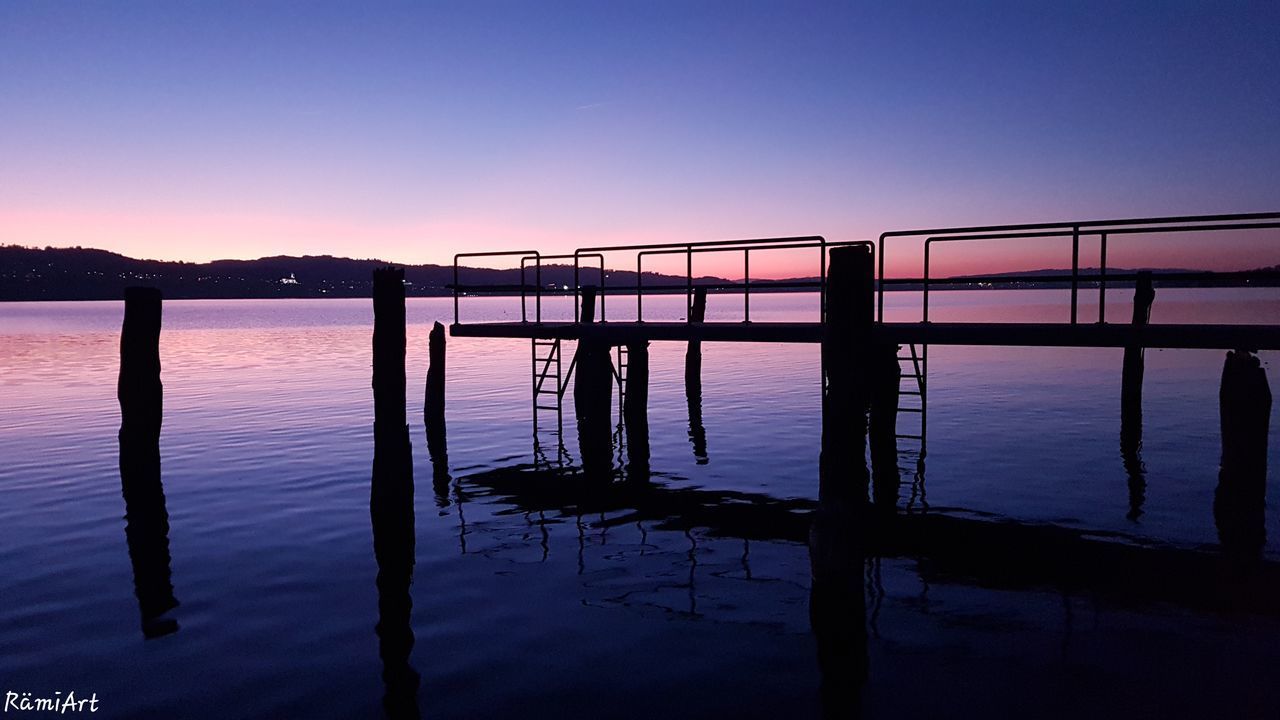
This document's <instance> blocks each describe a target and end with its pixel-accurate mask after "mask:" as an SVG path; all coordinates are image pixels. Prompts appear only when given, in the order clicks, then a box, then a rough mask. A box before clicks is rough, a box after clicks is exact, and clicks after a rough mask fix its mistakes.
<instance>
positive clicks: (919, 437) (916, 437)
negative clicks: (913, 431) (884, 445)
mask: <svg viewBox="0 0 1280 720" xmlns="http://www.w3.org/2000/svg"><path fill="white" fill-rule="evenodd" d="M894 437H896V438H902V439H903V440H924V436H923V435H894Z"/></svg>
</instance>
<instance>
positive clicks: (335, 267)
mask: <svg viewBox="0 0 1280 720" xmlns="http://www.w3.org/2000/svg"><path fill="white" fill-rule="evenodd" d="M388 264H393V263H388V262H387V261H385V260H372V259H370V260H355V259H351V258H340V257H333V256H331V255H304V256H302V257H292V256H288V255H278V256H275V257H265V258H259V259H257V260H214V261H213V262H207V263H187V262H169V261H163V260H137V259H134V258H130V257H125V256H124V255H120V254H119V253H113V252H108V251H106V250H95V249H92V248H78V247H77V248H43V249H41V248H28V247H22V246H17V245H8V246H0V301H4V300H115V299H118V298H120V297H123V294H124V288H125V287H127V286H129V285H151V286H154V287H158V288H160V289H161V290H162V291H164V294H165V297H167V298H172V299H183V298H314V297H369V296H370V295H371V294H372V292H373V284H372V279H371V278H372V273H373V269H374V268H376V267H380V266H385V265H388ZM404 268H405V292H406V294H408V295H409V296H412V297H421V296H431V295H449V294H452V292H453V291H452V290H451V289H450V287H449V285H450V283H452V282H453V267H452V266H442V265H405V266H404ZM1069 272H1070V271H1069V270H1062V269H1041V270H1026V271H1019V272H1008V273H999V274H998V276H999V277H1001V278H1008V279H1009V280H1010V281H1016V282H1013V283H1012V284H1009V283H1002V284H1001V285H1000V286H1001V287H1017V288H1056V287H1065V286H1066V285H1067V283H1065V282H1062V281H1052V280H1041V279H1039V278H1042V277H1044V276H1050V275H1064V274H1068V273H1069ZM1080 272H1081V275H1082V276H1083V277H1084V279H1083V280H1082V284H1091V283H1092V282H1093V281H1092V280H1091V279H1090V277H1091V276H1096V274H1097V272H1098V271H1097V269H1096V268H1082V269H1081V271H1080ZM1107 272H1108V273H1110V274H1122V273H1132V272H1134V271H1133V270H1131V269H1124V268H1108V269H1107ZM1153 272H1154V273H1156V275H1170V276H1176V275H1178V274H1180V273H1189V272H1193V271H1190V270H1182V269H1175V268H1161V269H1156V270H1154V271H1153ZM606 275H607V278H606V284H607V285H608V286H610V287H614V288H620V289H621V288H632V287H635V284H636V274H635V272H634V271H626V270H608V271H607V273H606ZM974 277H976V276H957V277H951V278H938V279H937V280H935V281H933V283H932V284H931V287H933V288H935V289H939V290H942V289H978V288H981V287H984V286H985V284H984V283H981V282H977V281H975V280H973V279H972V278H974ZM580 279H581V282H582V283H584V284H585V283H596V282H598V280H599V271H598V270H592V269H590V268H588V267H587V266H586V264H585V263H584V265H583V267H582V269H581V271H580ZM458 280H459V282H460V283H461V284H463V285H505V286H516V285H518V284H519V283H520V271H519V270H491V269H486V268H469V267H468V268H461V269H460V272H459V275H458ZM525 281H526V282H527V283H528V284H533V283H534V272H533V267H532V266H530V268H529V270H528V272H527V273H526V276H525ZM541 281H542V286H543V287H544V288H548V289H555V288H568V287H571V286H572V285H573V266H572V265H544V266H543V268H542V277H541ZM643 281H644V286H645V287H646V288H654V287H662V286H667V287H671V288H672V289H673V290H675V289H676V288H678V287H681V286H684V284H685V278H684V277H683V276H675V275H663V274H660V273H644V278H643ZM816 281H817V278H816V277H811V278H789V279H786V280H765V279H754V278H753V279H752V281H751V286H752V287H753V288H755V289H756V290H759V291H763V290H765V289H766V288H768V286H770V285H778V284H784V283H797V282H816ZM730 282H733V281H730V280H726V279H724V278H720V277H714V276H701V277H698V278H695V279H694V283H695V284H698V285H719V284H726V283H730ZM1126 284H1131V283H1125V282H1123V281H1117V280H1110V281H1108V285H1112V286H1114V287H1123V286H1125V285H1126ZM1244 284H1251V285H1268V286H1276V285H1280V266H1272V267H1268V268H1257V269H1254V270H1248V271H1242V272H1236V273H1215V274H1214V275H1213V276H1211V277H1210V278H1209V279H1196V280H1191V279H1180V278H1175V277H1171V278H1169V280H1168V281H1166V282H1163V283H1161V285H1162V286H1164V287H1169V286H1170V285H1183V286H1196V285H1244ZM919 288H920V286H919V284H898V285H891V286H889V287H888V289H891V290H918V289H919ZM779 289H782V288H779ZM788 289H792V290H797V288H788ZM800 289H805V288H800Z"/></svg>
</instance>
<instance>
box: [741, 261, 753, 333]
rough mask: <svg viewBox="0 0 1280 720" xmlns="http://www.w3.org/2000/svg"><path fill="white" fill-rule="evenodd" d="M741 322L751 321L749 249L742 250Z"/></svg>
mask: <svg viewBox="0 0 1280 720" xmlns="http://www.w3.org/2000/svg"><path fill="white" fill-rule="evenodd" d="M742 322H744V323H749V322H751V249H750V248H747V249H744V250H743V251H742Z"/></svg>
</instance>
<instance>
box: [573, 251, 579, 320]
mask: <svg viewBox="0 0 1280 720" xmlns="http://www.w3.org/2000/svg"><path fill="white" fill-rule="evenodd" d="M579 285H581V283H580V282H579V281H578V253H577V251H575V252H574V253H573V322H574V324H575V325H576V324H577V323H579V322H581V320H579V316H578V313H579V310H578V293H579V290H578V286H579Z"/></svg>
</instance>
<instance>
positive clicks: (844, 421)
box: [819, 246, 874, 502]
mask: <svg viewBox="0 0 1280 720" xmlns="http://www.w3.org/2000/svg"><path fill="white" fill-rule="evenodd" d="M873 273H874V268H873V266H872V262H871V251H870V248H868V247H865V246H846V247H839V248H834V249H832V251H831V262H830V265H829V268H828V270H827V318H826V319H827V322H826V327H825V330H824V332H825V335H824V338H823V342H822V368H823V374H824V375H825V377H826V384H825V388H824V393H823V398H822V455H821V460H820V463H821V465H822V474H823V479H822V481H821V482H820V483H819V494H820V499H822V500H824V501H826V500H827V498H823V497H821V496H822V494H823V493H827V492H838V493H840V494H841V495H845V496H846V499H848V500H851V501H855V502H858V501H865V499H866V484H865V477H866V463H865V456H866V436H867V409H868V406H869V404H870V401H871V387H872V385H871V383H872V377H871V373H872V368H873V361H872V355H873V353H872V352H871V335H872V323H873V317H874V316H873V312H874V274H873ZM858 478H863V480H862V482H861V487H854V485H856V484H857V483H858Z"/></svg>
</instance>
